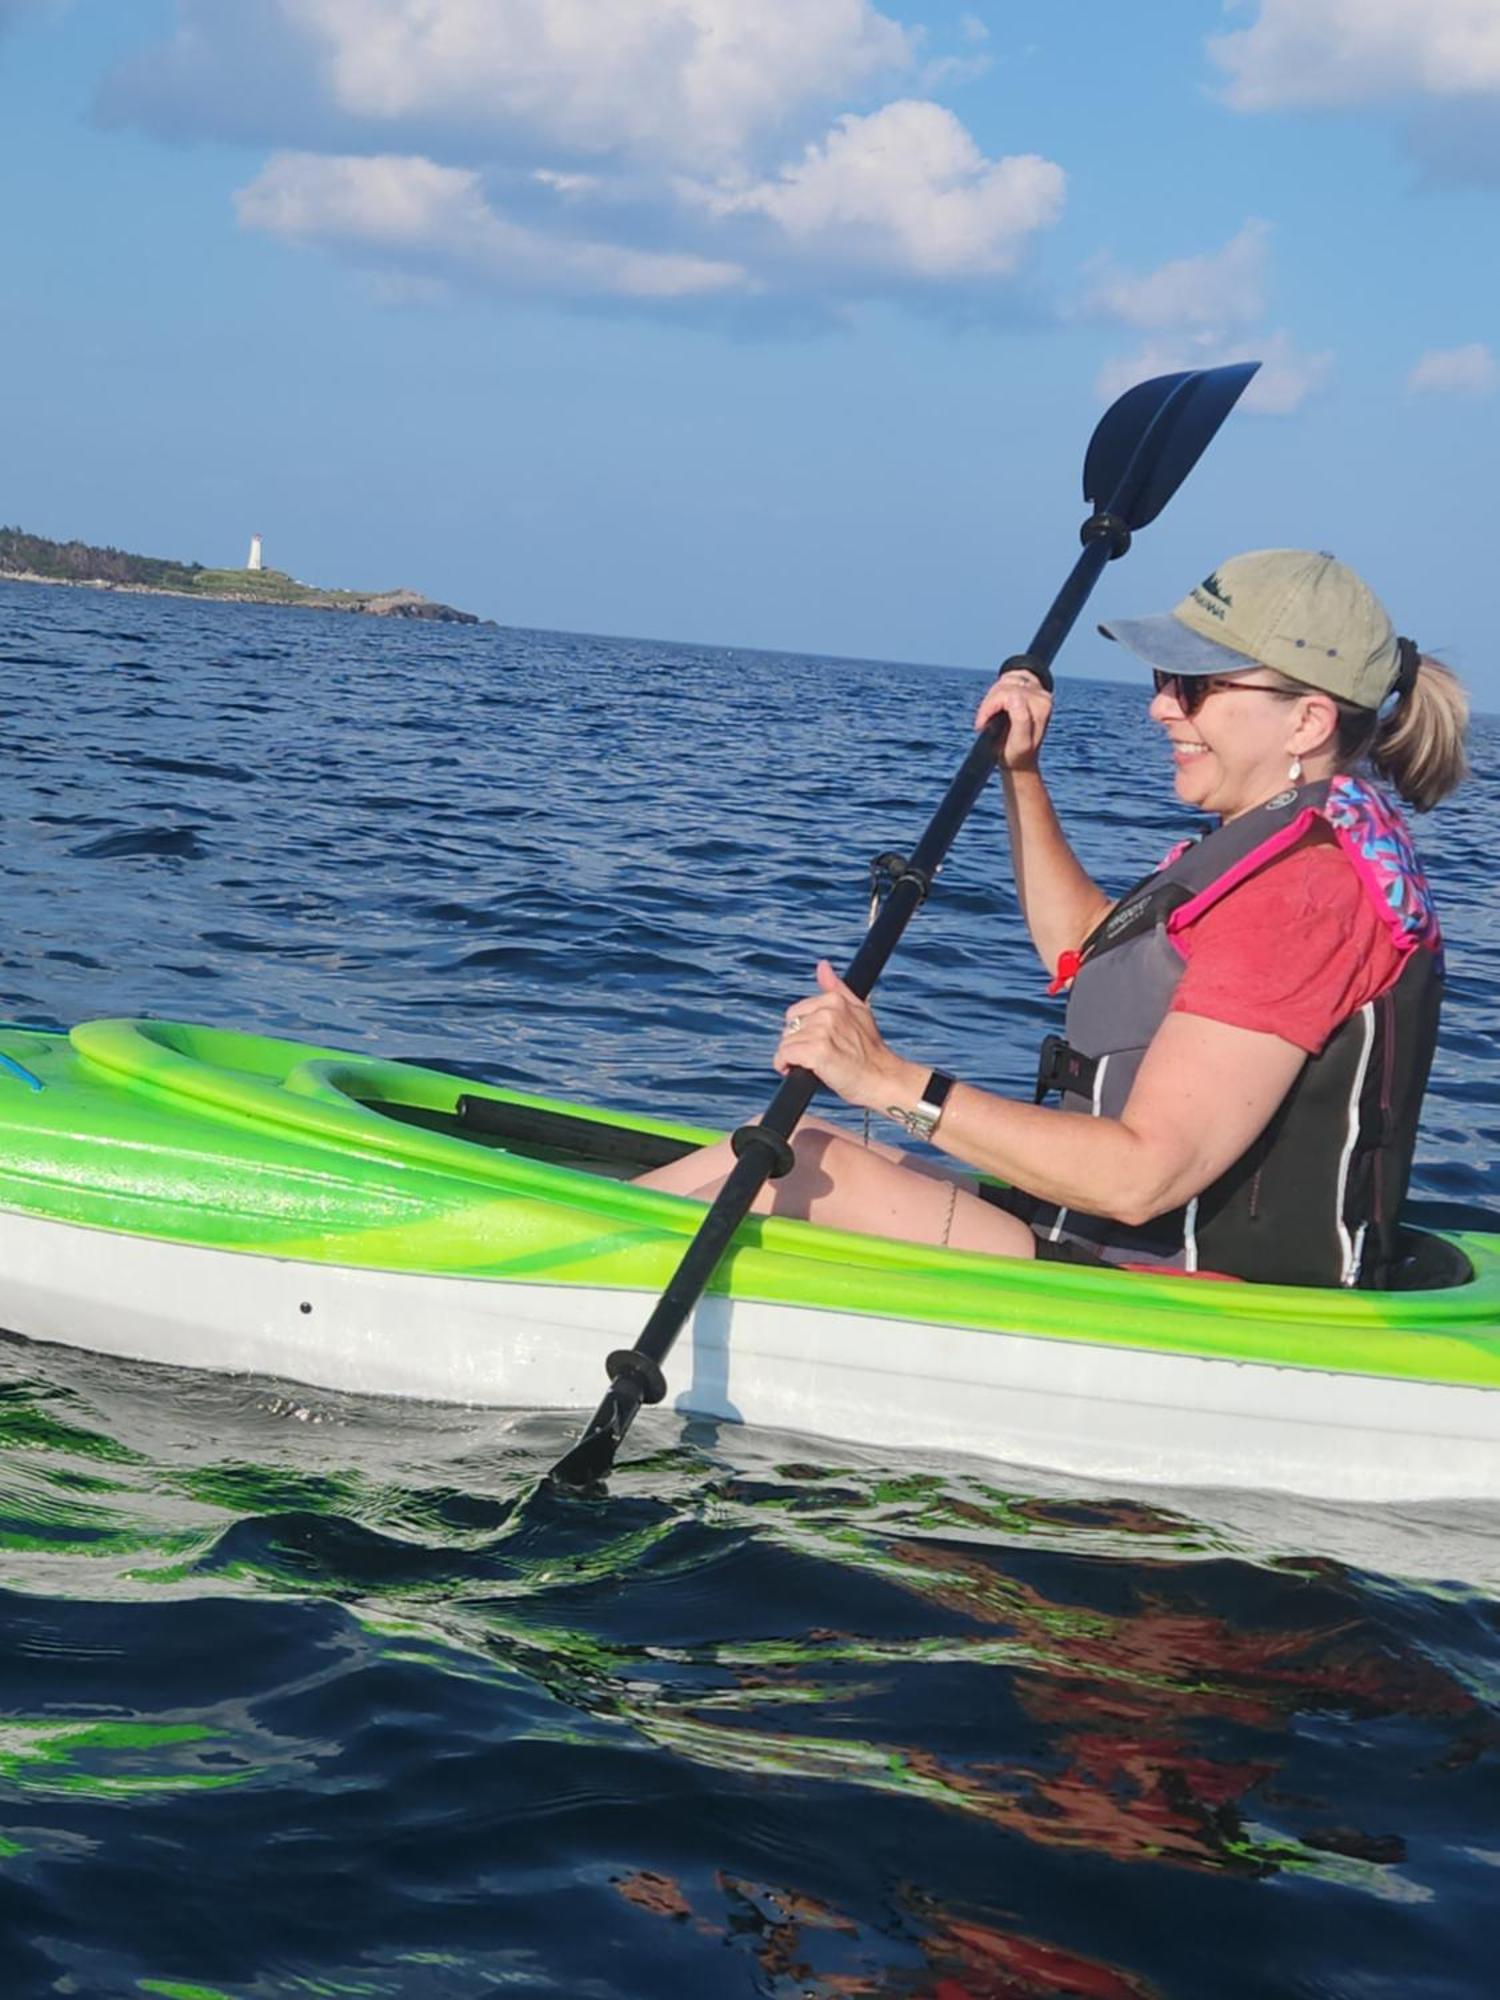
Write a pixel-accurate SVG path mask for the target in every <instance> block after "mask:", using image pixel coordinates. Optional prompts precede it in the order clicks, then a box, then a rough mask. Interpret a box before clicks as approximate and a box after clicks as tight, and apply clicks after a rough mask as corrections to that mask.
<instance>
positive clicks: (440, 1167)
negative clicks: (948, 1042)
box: [0, 1021, 1500, 1499]
mask: <svg viewBox="0 0 1500 2000" xmlns="http://www.w3.org/2000/svg"><path fill="white" fill-rule="evenodd" d="M718 1136H719V1135H718V1134H717V1133H714V1132H711V1131H708V1130H704V1129H701V1128H698V1127H691V1126H684V1125H677V1124H672V1123H668V1122H665V1121H662V1120H659V1119H653V1118H648V1117H640V1116H633V1115H625V1114H621V1113H617V1112H613V1111H604V1110H598V1109H593V1108H588V1107H582V1106H577V1105H567V1104H562V1103H558V1102H555V1101H552V1100H549V1099H543V1098H537V1097H530V1096H526V1095H523V1094H520V1093H515V1092H509V1091H504V1090H500V1089H495V1088H492V1087H489V1086H486V1085H482V1084H478V1083H474V1082H472V1081H470V1080H468V1079H465V1078H462V1077H457V1076H453V1075H449V1074H446V1073H444V1072H440V1071H437V1070H433V1069H425V1068H419V1067H416V1066H415V1065H412V1064H409V1063H400V1062H383V1061H378V1060H372V1059H368V1058H365V1057H361V1056H357V1055H351V1054H348V1053H346V1052H341V1051H339V1050H337V1049H330V1048H317V1047H311V1046H308V1045H305V1044H302V1043H297V1042H289V1041H279V1040H273V1039H270V1038H267V1037H262V1036H257V1035H249V1034H237V1033H232V1032H229V1031H226V1030H222V1029H214V1028H203V1027H192V1026H186V1025H182V1024H178V1023H173V1022H165V1021H93V1022H88V1023H86V1024H84V1025H83V1026H80V1027H77V1028H75V1029H73V1031H72V1032H71V1033H70V1034H67V1035H58V1034H47V1033H41V1032H37V1031H34V1030H27V1029H21V1028H12V1029H4V1030H0V1245H3V1251H0V1325H3V1326H4V1327H6V1328H8V1329H9V1330H10V1331H12V1332H14V1333H18V1334H21V1335H24V1336H27V1337H29V1338H32V1339H38V1340H47V1341H57V1342H64V1343H67V1344H69V1345H71V1346H75V1347H82V1348H86V1349H90V1350H94V1351H97V1352H102V1353H109V1354H116V1355H125V1356H130V1357H133V1358H136V1359H141V1360H146V1361H152V1362H159V1363H164V1364H170V1365H175V1366H188V1367H194V1368H210V1369H222V1370H233V1371H240V1372H245V1373H250V1374H260V1375H271V1376H277V1377H282V1378H288V1379H291V1380H293V1381H298V1382H302V1383H306V1384H309V1385H313V1386H320V1387H324V1388H330V1389H338V1390H348V1391H354V1392H368V1393H379V1394H385V1395H396V1396H406V1397H420V1398H427V1399H436V1400H441V1401H449V1402H462V1403H472V1404H480V1405H491V1406H501V1407H511V1408H543V1407H545V1408H563V1409H570V1410H577V1411H583V1410H585V1409H588V1408H592V1406H593V1404H594V1403H595V1401H596V1400H597V1397H598V1393H599V1389H600V1386H601V1382H602V1379H603V1378H602V1365H603V1357H604V1355H605V1353H606V1351H607V1350H608V1349H609V1348H611V1347H615V1346H618V1345H620V1344H621V1342H622V1341H624V1342H626V1343H628V1342H629V1341H630V1340H632V1339H633V1338H634V1337H635V1335H636V1333H638V1332H639V1330H640V1325H641V1322H642V1320H643V1318H644V1316H645V1315H646V1313H647V1312H648V1310H649V1308H650V1305H651V1303H652V1301H653V1300H654V1299H655V1297H656V1296H657V1294H658V1293H659V1292H660V1290H661V1288H662V1286H663V1285H664V1284H665V1283H666V1281H667V1279H668V1278H669V1277H670V1276H671V1274H672V1272H673V1270H674V1269H675V1267H676V1264H677V1262H678V1260H679V1259H680V1257H681V1254H682V1252H683V1250H684V1248H685V1247H686V1244H687V1242H688V1241H689V1239H690V1238H691V1237H692V1235H693V1233H694V1232H695V1230H696V1228H697V1226H698V1224H699V1222H700V1221H701V1219H702V1214H703V1211H702V1209H701V1207H700V1206H699V1205H697V1204H696V1203H693V1202H690V1201H686V1200H683V1199H680V1198H679V1197H677V1196H673V1195H666V1194H661V1193H657V1192H655V1191H653V1190H648V1189H643V1188H639V1187H636V1186H633V1185H631V1184H630V1180H629V1176H630V1175H632V1174H634V1173H638V1172H640V1171H641V1170H642V1169H643V1168H644V1167H646V1166H648V1165H654V1164H658V1163H660V1162H662V1161H664V1160H667V1159H670V1158H672V1157H674V1156H675V1155H676V1154H678V1153H680V1152H681V1151H683V1150H685V1149H686V1148H688V1147H691V1146H696V1145H701V1144H703V1143H705V1142H707V1141H708V1140H710V1139H713V1138H716V1137H718ZM1410 1249H1411V1253H1412V1254H1411V1258H1410V1262H1409V1276H1410V1285H1409V1287H1408V1288H1407V1289H1403V1290H1401V1291H1397V1292H1386V1293H1375V1292H1365V1291H1337V1290H1327V1291H1313V1290H1294V1289H1291V1288H1288V1287H1278V1286H1269V1285H1252V1284H1237V1283H1224V1282H1212V1283H1205V1282H1200V1281H1197V1280H1194V1279H1192V1278H1185V1277H1179V1276H1171V1275H1143V1274H1138V1273H1127V1272H1117V1271H1108V1270H1090V1269H1083V1268H1077V1267H1071V1266H1067V1265H1058V1264H1045V1263H1037V1264H1032V1263H1012V1262H1009V1261H1007V1260H1004V1259H1000V1258H992V1257H982V1256H976V1255H972V1254H968V1253H964V1252H959V1251H951V1250H943V1249H936V1248H928V1247H925V1246H919V1245H914V1244H905V1243H891V1242H884V1241H881V1240H878V1239H876V1238H872V1237H867V1236H856V1235H852V1234H849V1233H846V1232H844V1231H839V1230H831V1229H826V1228H821V1227H818V1226H816V1225H813V1224H810V1223H802V1222H792V1221H785V1220H780V1219H777V1218H774V1217H773V1218H768V1219H764V1220H762V1219H755V1218H752V1219H751V1220H749V1221H748V1222H746V1223H745V1224H744V1225H743V1226H742V1227H741V1229H740V1232H739V1234H738V1235H737V1237H736V1238H735V1242H734V1246H733V1248H732V1249H731V1251H730V1253H729V1255H728V1256H727V1257H726V1258H725V1259H724V1261H723V1263H722V1264H721V1265H720V1267H719V1270H718V1272H717V1274H716V1276H715V1278H714V1280H713V1283H712V1285H711V1286H710V1288H709V1291H708V1293H707V1294H706V1296H705V1297H704V1298H703V1299H702V1301H701V1302H700V1304H699V1305H698V1307H697V1308H696V1310H695V1312H694V1314H693V1317H692V1320H691V1323H690V1325H689V1327H688V1328H687V1330H686V1331H685V1333H684V1335H683V1339H682V1341H681V1343H680V1344H679V1346H678V1348H677V1350H676V1352H675V1353H674V1355H673V1357H672V1363H671V1366H670V1369H669V1378H670V1380H669V1397H668V1407H669V1408H671V1409H675V1410H677V1411H680V1412H691V1413H694V1414H697V1415H701V1416H705V1417H717V1418H722V1419H729V1420H738V1421H744V1422H750V1423H755V1424H762V1425H769V1426H775V1427H778V1428H781V1429H789V1430H798V1431H803V1432H814V1433H819V1434H822V1435H824V1436H828V1437H833V1438H840V1439H846V1440H855V1441H859V1442H862V1443H866V1444H872V1445H877V1446H883V1445H889V1446H901V1447H916V1448H919V1449H923V1450H935V1451H955V1452H964V1453H980V1454H983V1455H985V1456H987V1457H990V1458H996V1459H1004V1460H1005V1461H1007V1462H1009V1463H1012V1464H1015V1463H1023V1464H1033V1465H1037V1466H1045V1467H1049V1468H1052V1469H1055V1470H1058V1471H1062V1472H1065V1473H1078V1474H1085V1475H1088V1476H1091V1477H1095V1478H1105V1479H1116V1480H1121V1481H1131V1482H1139V1481H1158V1482H1166V1483H1173V1484H1184V1485H1197V1486H1202V1485H1221V1486H1225V1485H1228V1486H1247V1487H1261V1488H1280V1489H1284V1490H1289V1491H1295V1492H1302V1493H1310V1494H1316V1495H1326V1496H1337V1497H1351V1498H1362V1499H1397V1498H1400V1499H1416V1498H1449V1497H1488V1498H1494V1497H1500V1226H1497V1233H1489V1232H1487V1231H1485V1230H1472V1229H1471V1230H1460V1231H1454V1232H1440V1231H1429V1230H1422V1229H1414V1230H1412V1231H1411V1232H1410ZM652 1421H653V1419H652V1418H651V1417H650V1416H649V1415H648V1416H646V1417H644V1418H643V1419H642V1422H643V1425H647V1426H649V1424H650V1423H651V1422H652Z"/></svg>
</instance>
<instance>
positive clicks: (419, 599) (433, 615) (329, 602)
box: [0, 564, 496, 627]
mask: <svg viewBox="0 0 1500 2000" xmlns="http://www.w3.org/2000/svg"><path fill="white" fill-rule="evenodd" d="M262 574H264V572H262ZM0 582H3V583H45V584H47V585H48V586H49V587H50V588H53V589H59V590H112V591H116V592H118V593H119V594H120V595H122V596H127V597H180V598H185V599H186V600H187V601H188V602H189V603H193V604H205V603H207V604H273V605H280V606H283V607H284V608H286V609H287V610H291V611H350V612H356V613H358V614H360V615H361V616H364V617H368V618H421V619H427V620H430V621H431V622H433V623H436V624H443V625H483V626H489V627H494V626H495V622H496V621H495V620H494V619H493V618H480V617H478V616H476V614H475V613H474V612H472V611H460V610H458V609H457V608H456V607H455V606H454V605H451V604H439V603H438V602H437V601H436V599H434V598H431V597H424V596H423V595H422V593H421V592H420V591H418V590H381V591H371V592H369V593H368V594H366V593H363V592H360V591H352V590H340V591H323V590H316V589H313V588H311V587H310V586H308V585H305V584H296V585H293V586H292V588H291V591H289V592H288V594H286V595H285V596H282V595H273V594H271V593H270V592H268V591H266V590H263V589H262V590H211V589H210V590H173V589H172V588H170V586H168V585H166V584H160V583H125V582H119V581H116V580H115V579H114V578H112V577H107V576H43V575H41V574H40V572H38V571H36V570H25V569H10V568H7V567H6V566H5V565H4V564H0ZM293 593H295V594H293Z"/></svg>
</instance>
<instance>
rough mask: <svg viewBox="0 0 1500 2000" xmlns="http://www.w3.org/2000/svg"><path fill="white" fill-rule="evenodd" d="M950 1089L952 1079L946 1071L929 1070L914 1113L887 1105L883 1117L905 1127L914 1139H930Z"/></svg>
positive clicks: (897, 1106)
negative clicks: (892, 1119)
mask: <svg viewBox="0 0 1500 2000" xmlns="http://www.w3.org/2000/svg"><path fill="white" fill-rule="evenodd" d="M952 1088H953V1078H952V1077H951V1076H949V1074H948V1072H947V1071H946V1070H942V1069H935V1070H931V1071H929V1073H928V1077H927V1081H926V1082H925V1083H924V1084H923V1085H922V1095H921V1097H920V1098H919V1099H918V1100H917V1108H916V1110H915V1111H903V1110H902V1109H901V1107H900V1105H899V1104H888V1105H887V1106H886V1112H885V1115H886V1117H887V1118H894V1119H895V1121H896V1123H897V1124H898V1125H903V1126H905V1128H906V1130H907V1131H908V1132H910V1134H911V1136H912V1137H913V1138H914V1139H930V1138H931V1137H932V1135H933V1133H934V1132H935V1131H936V1130H937V1125H938V1120H939V1119H940V1118H941V1117H942V1115H943V1106H944V1105H945V1104H946V1103H947V1102H948V1093H949V1091H950V1090H951V1089H952Z"/></svg>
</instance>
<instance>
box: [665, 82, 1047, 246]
mask: <svg viewBox="0 0 1500 2000" xmlns="http://www.w3.org/2000/svg"><path fill="white" fill-rule="evenodd" d="M1065 189H1066V176H1065V175H1064V173H1063V170H1062V168H1061V167H1059V166H1057V165H1056V164H1055V163H1054V162H1053V161H1051V160H1044V159H1041V158H1040V157H1038V156H1037V155H1036V154H1034V153H1025V154H1019V155H1016V156H1013V157H1011V158H1007V159H1000V160H989V159H986V158H985V156H984V154H983V153H981V152H980V150H979V148H978V146H977V145H976V144H975V143H974V140H973V139H972V137H971V136H970V134H969V133H968V131H967V130H966V129H965V127H964V126H963V125H961V124H960V123H959V121H958V119H957V118H955V117H954V115H953V113H952V112H951V111H947V110H945V109H944V108H943V107H942V106H941V105H939V104H930V103H922V102H916V101H913V100H909V99H908V100H903V101H902V102H900V103H897V104H887V105H885V106H884V107H883V108H882V109H881V110H879V111H875V112H871V113H870V114H869V116H868V117H858V116H856V115H854V114H853V113H850V114H848V115H846V116H845V117H843V118H841V119H839V121H838V122H837V124H836V125H835V126H834V127H833V129H832V130H831V131H830V132H829V133H828V134H827V136H826V137H825V138H824V139H823V140H822V141H821V142H820V143H818V144H816V145H812V146H809V147H808V148H807V149H806V151H805V152H804V153H803V155H802V158H801V159H800V160H798V161H796V162H795V163H793V164H792V165H790V166H787V167H784V168H783V169H782V170H781V172H780V173H779V174H778V175H776V176H775V177H774V178H773V179H769V180H761V181H756V182H751V183H747V184H740V185H718V186H706V185H705V186H698V187H695V188H690V189H685V190H684V192H685V193H686V194H687V195H688V198H689V199H691V200H694V201H697V202H700V203H701V204H702V205H703V206H704V207H706V208H707V209H708V210H709V211H710V212H711V213H713V214H715V215H717V216H721V217H734V216H763V217H765V218H767V219H768V220H769V221H770V222H772V223H774V224H775V226H776V228H777V229H778V230H779V231H780V232H781V234H782V235H783V236H784V237H785V239H786V240H787V242H788V243H789V244H791V245H794V246H796V248H797V249H799V250H800V251H803V252H805V253H810V254H815V255H817V256H819V257H830V258H833V259H836V260H838V261H841V262H843V263H846V264H852V265H855V266H859V267H861V268H864V269H867V270H885V271H888V272H893V273H898V274H902V275H905V276H911V277H919V278H926V279H935V280H947V279H955V278H957V279H973V278H979V277H996V276H1004V275H1006V274H1008V273H1010V272H1011V271H1013V270H1014V269H1015V266H1016V264H1017V262H1018V260H1019V258H1020V256H1021V253H1022V251H1023V249H1024V248H1025V245H1026V241H1027V238H1028V237H1030V236H1031V235H1032V234H1034V233H1035V231H1037V230H1038V229H1043V228H1046V227H1047V226H1048V225H1049V224H1051V223H1053V222H1055V221H1056V220H1057V218H1058V216H1059V215H1060V214H1061V212H1062V206H1063V197H1064V192H1065Z"/></svg>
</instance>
